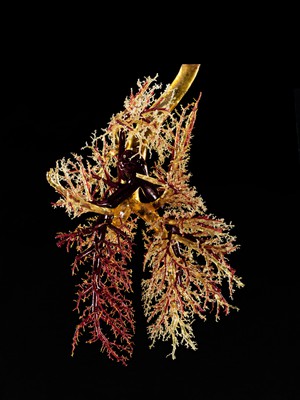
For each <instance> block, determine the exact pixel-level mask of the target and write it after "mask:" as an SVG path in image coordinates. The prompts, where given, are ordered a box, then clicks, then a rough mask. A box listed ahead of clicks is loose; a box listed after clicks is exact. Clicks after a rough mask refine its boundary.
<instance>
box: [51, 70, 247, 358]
mask: <svg viewBox="0 0 300 400" xmlns="http://www.w3.org/2000/svg"><path fill="white" fill-rule="evenodd" d="M156 78H157V77H155V78H150V77H149V78H146V79H145V80H144V81H143V82H140V81H138V91H137V93H135V94H133V92H131V94H130V96H129V97H128V98H126V99H125V102H124V110H123V111H121V112H119V113H118V114H116V115H113V116H112V118H111V120H110V122H109V124H108V127H107V128H106V129H104V130H103V132H102V133H101V134H97V132H94V134H93V135H92V137H91V143H90V144H86V145H85V146H84V147H83V149H82V150H83V152H85V154H86V155H85V157H84V156H83V155H77V154H72V155H71V157H70V158H68V159H65V158H64V159H62V160H60V161H58V162H57V164H56V167H55V168H54V169H51V170H50V171H49V172H48V174H47V179H48V182H49V183H50V185H52V186H53V187H54V189H55V190H56V192H57V193H58V194H59V195H60V198H59V199H58V201H57V202H56V203H54V207H63V208H64V209H65V210H66V211H67V213H68V214H69V216H70V217H72V218H75V217H79V216H82V215H83V214H86V222H85V223H84V224H79V225H78V227H77V228H76V229H75V230H74V231H73V232H68V233H58V234H57V240H58V242H57V243H58V245H59V246H63V245H65V246H66V248H67V250H68V251H69V250H70V249H71V248H72V247H74V248H75V252H76V256H75V260H74V263H73V266H72V271H73V274H77V273H78V272H81V273H82V280H81V283H80V284H79V285H78V291H77V300H76V307H75V309H76V310H77V311H78V312H79V318H80V320H79V323H78V325H77V327H76V330H75V334H74V340H73V352H74V349H75V347H76V344H77V342H78V340H79V337H80V335H81V334H82V333H83V331H89V332H90V335H91V336H90V339H89V342H99V343H100V344H101V349H102V350H103V351H106V352H107V355H108V356H109V357H110V358H111V359H115V360H117V361H120V362H122V363H123V364H124V365H126V364H127V362H128V359H129V358H130V357H131V355H132V351H133V335H134V330H135V323H134V310H133V307H132V302H131V300H130V292H131V291H132V270H134V268H136V267H137V266H133V265H131V262H132V259H133V244H134V235H135V232H136V229H137V220H138V219H141V220H143V221H144V233H143V235H144V244H145V256H144V270H145V274H147V276H148V277H145V279H144V280H143V281H142V301H143V305H144V311H145V316H146V318H147V321H148V333H149V338H150V340H151V342H152V345H154V343H155V342H156V340H158V339H161V340H168V341H170V342H171V345H172V351H171V355H172V357H173V358H175V352H176V348H177V347H178V346H179V345H180V344H182V345H185V346H186V347H190V348H192V349H196V348H197V345H196V342H195V340H194V333H193V328H192V324H193V321H194V319H195V317H199V318H200V319H202V320H205V318H206V313H207V311H211V310H212V309H215V315H216V319H219V317H220V313H221V311H223V312H224V313H225V314H228V313H229V311H230V309H231V308H236V307H234V306H232V305H231V304H229V301H228V299H227V297H229V298H231V299H232V295H233V292H234V289H235V287H242V286H243V283H242V282H241V279H240V278H239V277H238V276H237V275H236V274H235V270H234V269H233V268H231V267H230V265H229V262H228V258H227V256H228V254H230V253H232V252H233V251H235V250H236V249H237V248H238V246H237V245H236V244H235V239H236V238H235V237H234V236H232V235H231V234H230V231H231V229H232V225H231V224H227V223H225V221H224V220H223V219H220V218H216V217H215V216H214V215H211V214H208V213H207V210H206V206H205V205H204V202H203V200H202V198H201V196H199V195H198V194H197V190H196V188H195V187H192V186H191V185H190V177H191V174H190V173H189V172H188V163H189V154H190V145H191V139H192V130H193V127H194V123H195V118H196V114H197V109H198V103H199V100H200V96H199V98H198V99H197V100H195V101H194V102H193V103H191V104H189V105H187V106H186V107H181V109H180V111H171V106H170V104H171V101H172V98H171V97H170V99H169V100H168V101H167V102H166V101H164V93H165V91H166V90H167V88H166V89H165V91H162V92H161V93H159V96H158V100H157V96H156V94H157V92H159V91H160V90H161V85H158V84H157V83H156ZM162 104H163V106H162ZM224 281H227V282H228V287H229V291H228V296H225V295H224V294H222V291H221V288H222V287H223V282H224Z"/></svg>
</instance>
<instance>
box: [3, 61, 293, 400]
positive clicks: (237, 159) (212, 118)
mask: <svg viewBox="0 0 300 400" xmlns="http://www.w3.org/2000/svg"><path fill="white" fill-rule="evenodd" d="M66 58H67V59H66ZM66 58H63V57H61V56H60V55H57V57H53V56H52V57H51V58H48V57H47V56H46V55H43V56H40V57H35V59H34V62H33V60H32V59H31V58H30V57H26V53H25V54H24V55H22V56H20V57H15V58H14V62H13V63H9V64H8V67H7V71H5V73H4V74H3V78H2V88H3V90H2V96H3V100H4V102H5V105H4V107H3V117H2V128H1V131H2V134H1V143H2V152H1V153H2V160H1V162H2V163H3V165H2V169H1V170H2V176H1V183H2V184H1V188H2V190H1V199H2V213H1V214H2V215H1V226H2V238H1V242H2V243H1V244H2V250H1V256H2V257H1V271H2V273H1V283H2V284H1V287H2V294H3V295H2V297H3V300H2V307H1V308H2V311H1V316H2V317H1V320H2V324H1V326H2V333H4V337H5V339H4V340H2V342H1V353H2V355H3V357H2V356H1V358H2V364H3V367H4V374H3V375H2V377H3V378H4V385H2V387H1V392H2V397H1V398H2V399H3V400H15V399H21V398H25V397H26V396H27V395H28V396H30V398H31V399H53V398H58V397H59V398H64V399H88V398H93V399H104V398H105V399H119V400H123V399H129V398H143V396H144V395H146V394H148V396H152V397H155V398H159V395H164V394H169V396H170V398H171V396H172V398H174V399H177V398H178V399H180V398H183V397H186V398H190V397H193V398H197V399H203V400H206V399H207V400H208V399H209V400H213V399H219V398H222V399H241V400H243V399H254V398H255V399H272V400H275V399H296V398H297V395H296V393H297V392H298V393H299V390H298V382H297V376H298V375H299V369H298V372H297V368H298V366H299V361H298V360H299V347H298V344H299V338H298V336H299V308H298V302H299V281H298V280H297V274H298V269H299V267H300V263H299V233H298V232H299V228H298V227H299V222H300V221H299V205H300V201H299V200H300V187H299V183H300V180H299V165H300V162H299V153H298V140H297V130H296V117H295V102H294V91H295V89H296V88H299V81H298V76H297V75H298V66H295V65H294V64H293V63H290V64H286V63H282V65H280V63H278V62H277V63H273V62H271V61H270V62H269V61H268V62H262V61H261V62H254V61H253V62H249V61H247V62H242V61H241V62H235V63H234V64H231V63H227V64H226V63H224V62H222V63H217V62H216V63H214V64H202V65H201V68H200V70H199V73H198V75H197V77H196V79H195V81H194V83H193V85H192V87H191V89H190V91H189V92H188V93H187V94H186V96H185V97H184V99H183V100H182V104H186V102H189V101H192V100H193V98H196V97H198V95H199V92H202V98H201V101H200V103H199V111H198V115H197V121H196V125H195V128H194V138H193V142H192V151H191V161H190V169H191V171H192V173H193V176H192V182H191V183H192V184H193V185H195V186H196V187H197V190H198V192H199V194H201V196H202V197H203V199H204V201H205V203H206V206H207V208H208V211H209V212H210V213H213V214H215V215H216V216H218V217H223V218H225V220H226V221H227V222H232V223H233V224H234V225H235V228H234V230H233V233H234V234H236V236H237V241H238V243H239V244H240V245H241V248H240V250H238V251H237V252H236V253H234V254H233V255H232V256H231V257H230V258H231V261H232V266H233V267H234V268H236V270H237V274H238V275H239V276H241V277H242V278H243V282H244V283H245V288H244V289H241V290H237V291H236V292H235V297H234V304H235V305H237V306H238V307H239V308H240V311H239V312H235V311H232V312H231V313H230V315H229V316H228V317H222V318H221V321H220V322H218V323H216V322H215V321H214V318H213V316H208V320H207V321H206V322H205V323H203V322H199V321H197V322H195V324H194V331H195V336H196V340H197V342H198V350H197V351H192V350H189V349H185V348H179V349H178V351H177V358H176V360H174V361H173V360H171V359H170V358H166V355H167V354H168V353H169V352H170V347H169V344H165V343H158V344H157V345H156V347H155V348H154V349H151V350H150V349H149V348H148V346H149V344H150V343H149V341H148V339H147V334H146V323H145V319H144V317H143V313H142V307H141V303H140V295H141V293H140V281H141V279H142V276H143V274H142V271H141V263H142V257H143V249H142V241H141V238H139V237H138V238H137V240H138V248H137V250H136V254H135V258H134V262H133V270H134V275H133V279H134V290H135V293H134V297H133V301H134V305H135V309H136V335H135V350H134V354H133V358H132V360H131V361H130V362H129V365H128V366H127V367H123V366H122V365H120V364H118V363H116V362H112V361H110V360H108V359H107V357H106V355H105V354H103V353H100V351H99V347H98V346H97V344H94V345H87V344H85V343H84V340H83V339H82V340H81V342H80V345H79V347H78V348H77V352H76V353H75V356H74V357H73V358H72V357H71V355H70V353H71V340H72V335H73V331H74V328H75V325H76V323H77V315H76V314H75V313H74V312H72V308H73V306H74V303H73V299H74V293H75V287H74V286H75V284H76V283H78V282H77V281H76V279H75V278H74V277H72V276H71V271H70V264H71V262H72V256H73V255H74V254H66V253H65V251H64V250H63V249H58V248H57V247H56V243H55V239H54V236H55V233H56V232H57V231H65V230H67V229H69V227H71V226H73V225H72V224H73V223H74V221H73V223H72V222H71V221H70V220H69V218H68V216H67V214H65V213H64V211H63V210H58V209H56V210H54V209H53V208H52V207H51V204H50V203H51V202H52V201H55V200H56V199H57V194H56V193H55V192H54V190H53V189H52V188H51V187H50V186H49V185H48V183H47V181H46V177H45V176H46V171H47V170H48V169H49V168H51V167H53V166H54V165H55V161H56V160H57V159H59V158H62V157H63V156H68V155H69V154H70V152H77V153H78V152H80V148H81V146H83V145H84V144H85V142H86V141H89V138H90V135H91V133H92V132H93V131H94V130H98V131H100V130H101V128H105V127H106V126H107V123H108V122H109V119H110V117H111V115H112V114H113V113H116V112H118V111H120V110H121V109H122V106H123V100H124V98H125V97H126V96H128V95H129V93H130V89H131V88H133V89H134V90H135V89H136V81H137V79H143V78H144V77H145V76H148V75H150V76H154V75H155V74H156V73H158V75H159V77H158V81H160V82H162V83H163V84H164V85H165V84H167V83H170V82H171V81H172V80H173V78H174V77H175V75H176V74H177V72H178V70H179V68H180V65H181V64H176V63H170V64H165V63H157V64H151V63H149V62H145V63H138V62H136V63H131V64H130V63H128V60H124V62H118V63H116V62H112V61H110V60H107V59H101V57H100V59H99V61H97V62H93V57H92V55H91V60H88V59H87V60H85V63H83V62H82V60H81V59H80V57H79V56H76V54H74V55H72V56H70V57H66ZM193 61H194V60H193ZM83 65H84V66H83Z"/></svg>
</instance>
